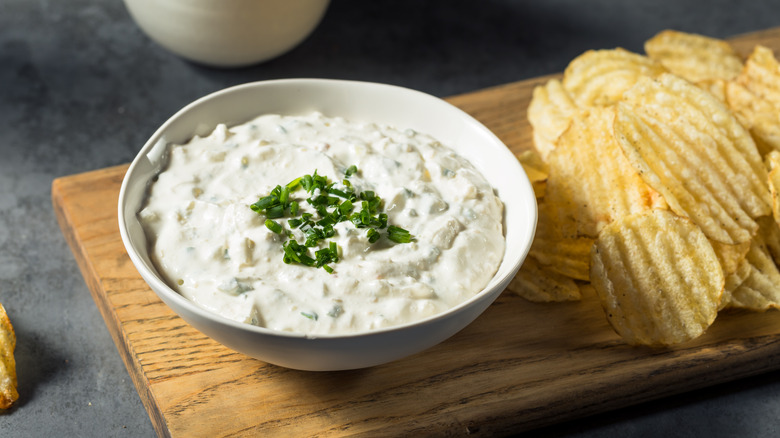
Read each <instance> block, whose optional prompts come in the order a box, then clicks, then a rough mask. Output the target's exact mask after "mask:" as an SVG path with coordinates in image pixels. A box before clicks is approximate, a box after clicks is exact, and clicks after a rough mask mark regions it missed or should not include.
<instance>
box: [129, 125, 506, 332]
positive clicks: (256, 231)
mask: <svg viewBox="0 0 780 438" xmlns="http://www.w3.org/2000/svg"><path fill="white" fill-rule="evenodd" d="M167 153H168V162H167V166H166V167H165V169H164V170H163V171H162V172H161V173H160V174H159V175H158V178H157V179H156V181H155V182H154V183H152V184H151V187H150V189H149V194H148V197H147V200H146V203H145V205H144V207H143V208H142V210H141V211H140V212H139V218H140V220H141V223H142V225H143V227H144V231H145V233H146V235H147V239H148V240H149V245H150V252H151V256H152V260H153V262H154V263H155V265H156V266H157V268H158V270H159V271H160V273H161V274H162V275H163V276H164V278H165V279H166V281H167V282H168V284H169V285H170V286H171V287H172V288H173V289H175V290H176V291H178V292H179V293H180V294H181V295H183V296H184V297H186V298H188V299H190V300H192V301H193V302H195V303H196V304H197V305H199V306H200V307H202V308H204V309H208V310H210V311H213V312H216V313H218V314H220V315H222V316H224V317H227V318H230V319H232V320H236V321H240V322H245V323H249V324H254V325H258V326H262V327H267V328H269V329H273V330H279V331H290V332H298V333H306V334H312V335H317V334H345V333H355V332H362V331H367V330H372V329H377V328H381V327H389V326H394V325H399V324H403V323H407V322H412V321H416V320H420V319H423V318H426V317H429V316H431V315H434V314H437V313H441V312H443V311H445V310H446V309H449V308H451V307H453V306H456V305H458V304H459V303H462V302H463V301H466V300H468V299H469V298H471V297H473V296H474V295H475V294H477V293H478V292H479V291H481V290H482V289H483V288H484V287H485V286H486V285H487V284H488V282H489V281H490V279H491V278H492V277H493V275H494V274H495V272H496V270H497V269H498V266H499V264H500V263H501V259H502V257H503V254H504V245H505V240H504V234H503V204H502V203H501V201H500V199H499V198H498V197H497V196H496V194H495V192H494V190H493V188H492V187H491V186H490V185H489V184H488V183H487V181H486V180H485V179H484V177H483V176H482V175H480V174H479V173H478V172H477V170H476V169H475V168H474V167H473V166H472V165H471V164H470V163H469V162H468V161H467V160H465V159H464V158H462V157H461V156H459V155H457V154H456V153H455V152H453V151H452V150H451V149H449V148H447V147H445V146H444V145H442V144H440V143H439V142H438V141H436V140H435V139H434V138H432V137H430V136H428V135H425V134H423V133H420V132H415V131H413V130H410V129H406V130H398V129H395V128H393V127H389V126H382V125H378V124H374V123H358V122H350V121H347V120H345V119H342V118H329V117H325V116H323V115H322V114H319V113H313V114H309V115H305V116H279V115H263V116H260V117H258V118H256V119H254V120H252V121H249V122H247V123H244V124H242V125H238V126H234V127H230V128H228V127H227V126H225V125H219V126H217V128H216V129H215V130H214V131H213V132H212V133H211V134H209V135H208V136H206V137H194V138H193V139H191V140H190V141H189V142H188V143H187V144H184V145H170V146H169V150H168V152H167ZM352 165H355V166H357V168H358V172H357V173H355V174H354V175H352V176H351V177H349V182H350V183H351V185H352V187H353V188H354V189H355V190H356V191H358V192H363V191H369V190H370V191H374V192H375V193H376V195H378V196H380V197H381V198H382V199H383V200H384V205H383V211H384V212H385V213H386V214H387V216H388V223H389V224H391V225H396V226H399V227H402V228H404V229H406V230H408V231H409V232H410V233H411V234H412V235H413V236H414V240H413V241H412V242H410V243H395V242H392V241H390V240H388V239H387V238H386V237H385V236H383V237H382V238H380V239H379V240H378V241H376V242H374V243H373V244H372V243H369V241H368V237H367V233H366V229H363V228H357V227H356V226H355V225H354V224H353V223H352V222H350V221H344V222H339V223H338V224H337V225H335V226H334V229H335V235H334V236H333V237H331V238H329V239H326V241H324V242H323V244H324V245H327V244H328V243H327V242H330V241H333V242H336V244H337V245H338V253H339V261H338V262H337V263H332V264H330V267H331V268H332V269H333V272H332V273H328V272H326V270H324V269H322V268H316V267H310V266H304V265H301V264H295V263H291V264H287V263H284V262H283V246H282V245H283V242H284V241H285V240H287V239H289V238H295V239H296V240H297V241H299V242H300V243H303V237H302V234H301V232H300V230H297V229H295V230H293V231H292V237H288V236H285V235H284V233H282V234H277V233H275V232H273V231H271V230H270V229H269V228H267V227H266V226H265V220H266V217H265V216H264V215H262V214H259V213H256V212H255V211H253V210H252V209H250V207H249V206H250V205H251V204H253V203H255V202H257V201H258V199H259V198H260V197H263V196H266V195H267V194H269V193H270V192H271V190H272V189H273V188H274V187H276V186H277V185H282V186H284V185H285V184H287V183H289V182H290V181H293V180H294V179H296V178H298V177H300V176H302V175H304V174H313V173H314V172H315V171H316V172H317V174H318V175H324V176H327V177H328V178H329V179H330V180H331V181H333V182H335V183H336V187H342V186H341V184H342V181H343V180H344V178H345V170H346V169H347V168H349V167H350V166H352ZM308 196H309V195H308V194H306V192H305V191H304V190H303V189H301V190H299V191H297V192H294V193H292V194H291V197H293V198H296V199H297V200H298V201H299V203H300V206H301V211H306V212H310V213H314V214H315V215H316V211H314V209H312V208H311V207H310V206H308V205H307V204H306V202H305V201H303V199H305V198H306V197H308ZM356 208H357V209H358V210H359V208H360V207H359V205H357V206H356ZM286 219H287V218H280V219H276V220H277V221H278V222H279V223H280V224H283V225H284V226H285V229H289V228H290V227H289V226H287V224H286ZM315 249H316V248H315Z"/></svg>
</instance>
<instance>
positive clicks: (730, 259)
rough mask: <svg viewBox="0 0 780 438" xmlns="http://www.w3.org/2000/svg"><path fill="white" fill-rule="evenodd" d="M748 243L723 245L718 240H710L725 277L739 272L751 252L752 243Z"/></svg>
mask: <svg viewBox="0 0 780 438" xmlns="http://www.w3.org/2000/svg"><path fill="white" fill-rule="evenodd" d="M751 242H752V241H750V240H749V241H747V242H743V243H739V244H736V245H729V244H727V243H721V242H718V241H717V240H710V244H711V245H712V249H713V250H715V255H716V256H717V257H718V261H719V262H720V267H721V268H722V269H723V275H726V276H728V275H730V274H733V273H734V272H736V271H737V269H738V268H739V266H740V264H741V263H742V261H743V260H744V259H745V256H746V255H747V253H748V251H749V250H750V243H751Z"/></svg>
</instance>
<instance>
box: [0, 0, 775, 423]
mask: <svg viewBox="0 0 780 438" xmlns="http://www.w3.org/2000/svg"><path fill="white" fill-rule="evenodd" d="M777 25H780V3H777V2H772V1H768V0H761V1H739V0H733V1H727V0H711V1H692V0H642V1H625V0H591V1H582V0H556V1H497V0H486V1H462V0H456V1H439V2H434V1H422V0H398V1H389V0H376V1H358V0H334V2H333V3H332V4H331V7H330V9H329V10H328V12H327V14H326V16H325V18H324V20H323V22H322V23H321V25H320V26H319V28H318V29H317V30H316V31H315V32H314V33H313V34H312V35H311V36H310V37H309V38H308V39H307V40H306V41H305V42H304V43H303V44H302V45H300V46H299V47H297V48H296V49H294V50H293V51H291V52H289V53H288V54H286V55H284V56H282V57H280V58H277V59H275V60H272V61H269V62H267V63H265V64H261V65H257V66H254V67H249V68H242V69H235V70H219V69H211V68H206V67H202V66H198V65H194V64H192V63H189V62H186V61H183V60H182V59H180V58H178V57H176V56H174V55H172V54H170V53H168V52H167V51H165V50H164V49H162V48H160V47H159V46H158V45H156V44H155V43H153V42H152V41H151V40H149V39H148V38H147V37H146V36H145V35H144V34H143V33H142V32H141V31H140V30H139V29H138V27H136V25H135V24H134V23H133V21H132V20H131V18H130V16H129V15H128V12H127V10H126V8H125V6H124V4H123V3H122V2H121V1H120V0H104V1H94V0H93V1H87V0H4V1H2V2H0V302H2V303H3V304H4V305H5V306H6V308H7V309H8V311H9V313H10V314H11V318H12V320H13V323H14V325H15V327H16V332H17V335H18V347H17V350H16V359H17V367H18V372H19V384H20V386H21V400H20V401H19V403H18V405H17V406H16V407H15V408H13V409H11V410H10V411H8V412H4V413H0V436H2V437H48V436H78V437H113V436H128V437H142V436H153V435H154V431H153V429H152V425H151V422H150V420H149V417H148V415H147V413H146V411H145V410H144V407H143V405H142V404H141V400H140V398H139V396H138V393H137V392H136V390H135V388H134V387H133V384H132V382H131V380H130V377H129V375H128V373H127V370H126V369H125V366H124V364H123V363H122V361H121V360H120V357H119V354H118V352H117V349H116V347H115V346H114V344H113V342H112V340H111V338H110V336H109V333H108V330H107V329H106V326H105V324H104V322H103V319H102V318H101V316H100V314H99V312H98V310H97V308H96V306H95V303H94V302H93V300H92V297H91V295H90V293H89V291H88V290H87V287H86V285H85V283H84V281H83V279H82V277H81V275H80V273H79V270H78V267H77V266H76V262H75V260H74V258H73V256H72V254H71V252H70V249H69V248H68V246H67V244H66V243H65V240H64V238H63V237H62V235H61V233H60V230H59V228H58V226H57V223H56V221H55V217H54V213H53V211H52V208H51V202H50V190H51V189H50V187H51V182H52V180H53V179H54V178H56V177H59V176H64V175H69V174H74V173H78V172H84V171H89V170H94V169H99V168H103V167H107V166H112V165H116V164H121V163H127V162H129V161H130V160H131V159H132V158H133V156H134V155H135V153H136V151H137V150H138V149H139V148H140V146H141V145H142V144H143V143H144V142H145V140H146V139H147V138H148V137H149V136H150V135H151V133H152V132H153V131H154V130H155V129H156V128H157V127H158V126H159V125H160V124H161V123H162V122H163V121H165V119H166V118H167V117H169V116H170V115H172V114H173V113H174V112H175V111H176V110H178V109H179V108H181V107H182V106H184V105H185V104H187V103H188V102H190V101H192V100H194V99H195V98H198V97H200V96H203V95H205V94H208V93H210V92H212V91H215V90H218V89H221V88H224V87H226V86H230V85H235V84H239V83H243V82H249V81H256V80H263V79H276V78H287V77H322V78H340V79H357V80H367V81H376V82H386V83H391V84H396V85H402V86H406V87H410V88H414V89H418V90H422V91H425V92H428V93H431V94H433V95H437V96H442V97H444V96H448V95H453V94H458V93H463V92H469V91H474V90H477V89H480V88H484V87H489V86H493V85H499V84H503V83H507V82H512V81H517V80H520V79H525V78H531V77H534V76H539V75H544V74H549V73H555V72H560V71H562V70H563V68H564V67H565V66H566V64H567V63H568V61H569V60H571V59H572V58H573V57H574V56H576V55H578V54H580V53H581V52H583V51H585V50H587V49H596V48H612V47H615V46H622V47H625V48H627V49H630V50H634V51H641V50H642V42H643V41H644V40H646V39H647V38H649V37H651V36H652V35H653V34H655V33H656V32H658V31H659V30H661V29H664V28H675V29H679V30H684V31H690V32H697V33H703V34H707V35H711V36H716V37H727V36H731V35H735V34H739V33H744V32H749V31H754V30H761V29H765V28H769V27H773V26H777ZM779 433H780V373H777V372H774V373H769V374H765V375H760V376H756V377H753V378H748V379H743V380H738V381H735V382H731V383H726V384H721V385H717V386H714V387H710V388H707V389H703V390H699V391H695V392H691V393H686V394H683V395H679V396H675V397H670V398H666V399H662V400H658V401H654V402H650V403H645V404H642V405H639V406H634V407H627V408H624V409H622V410H618V411H614V412H610V413H606V414H601V415H597V416H595V417H590V418H586V419H582V420H578V421H573V422H567V423H563V424H558V425H555V426H552V427H549V428H545V429H542V430H538V431H535V432H534V433H530V434H529V435H532V436H576V437H601V436H632V437H643V436H663V435H670V436H706V437H710V438H715V437H732V436H749V437H774V436H779Z"/></svg>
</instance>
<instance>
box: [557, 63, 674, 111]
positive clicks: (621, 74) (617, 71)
mask: <svg viewBox="0 0 780 438" xmlns="http://www.w3.org/2000/svg"><path fill="white" fill-rule="evenodd" d="M664 72H666V69H665V68H664V67H663V66H662V65H661V64H660V63H658V62H656V61H654V60H652V59H650V58H648V57H647V56H643V55H639V54H637V53H633V52H629V51H628V50H624V49H621V48H617V49H608V50H589V51H587V52H585V53H583V54H582V55H580V56H578V57H576V58H574V59H573V60H572V61H571V63H569V65H568V67H566V70H565V71H564V73H563V81H562V83H563V88H564V89H565V90H566V91H567V92H568V93H569V94H570V95H571V96H572V98H573V99H574V102H575V103H576V104H577V105H578V106H580V107H590V106H608V105H612V104H614V103H615V102H617V101H619V100H620V98H621V97H622V96H623V93H624V92H625V91H626V90H628V89H629V88H631V87H632V86H633V85H634V84H635V83H636V82H637V80H639V78H641V77H645V76H648V77H656V76H658V75H660V74H661V73H664Z"/></svg>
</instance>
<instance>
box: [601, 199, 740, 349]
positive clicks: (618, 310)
mask: <svg viewBox="0 0 780 438" xmlns="http://www.w3.org/2000/svg"><path fill="white" fill-rule="evenodd" d="M590 277H591V282H592V284H593V286H594V288H595V289H596V292H597V293H598V295H599V299H600V301H601V304H602V306H603V308H604V310H605V313H606V314H607V319H608V320H609V322H610V324H611V325H612V327H613V328H614V329H615V331H616V332H617V333H618V334H619V335H621V336H622V337H623V338H624V339H625V340H626V341H627V342H628V343H630V344H645V345H673V344H678V343H681V342H685V341H688V340H691V339H694V338H696V337H697V336H699V335H701V334H702V333H703V332H704V331H705V330H706V329H707V328H708V327H709V326H710V324H712V322H713V321H714V320H715V317H716V315H717V312H718V305H719V303H720V298H721V293H722V291H723V286H724V283H725V279H724V276H723V271H722V269H721V267H720V263H719V262H718V258H717V256H716V255H715V251H714V250H713V249H712V245H710V242H709V241H708V240H707V237H706V236H705V235H704V233H703V232H702V231H701V229H700V228H699V227H697V226H696V225H695V224H694V223H693V222H692V221H690V220H688V219H686V218H682V217H680V216H677V215H675V214H673V213H672V212H670V211H668V210H648V211H645V212H642V213H639V214H635V215H631V216H626V217H623V218H622V219H620V220H618V221H616V222H613V223H612V224H609V225H607V226H606V227H605V228H604V230H602V232H601V234H600V235H599V238H598V239H597V240H596V243H595V244H594V245H593V250H592V253H591V275H590Z"/></svg>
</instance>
